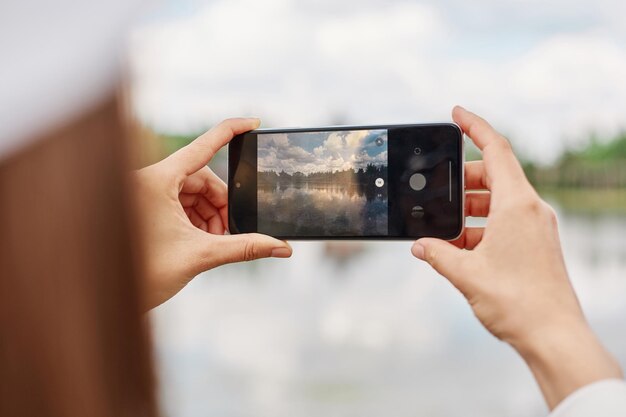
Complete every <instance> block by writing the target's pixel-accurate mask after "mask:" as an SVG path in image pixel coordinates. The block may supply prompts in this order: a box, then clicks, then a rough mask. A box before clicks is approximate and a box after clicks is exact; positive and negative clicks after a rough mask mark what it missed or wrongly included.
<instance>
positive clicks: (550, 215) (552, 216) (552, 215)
mask: <svg viewBox="0 0 626 417" xmlns="http://www.w3.org/2000/svg"><path fill="white" fill-rule="evenodd" d="M543 208H544V211H545V213H546V218H547V219H548V222H549V223H550V224H551V225H553V226H556V225H557V221H558V218H557V215H556V211H555V210H554V208H552V206H551V205H550V204H548V203H546V202H545V201H544V202H543Z"/></svg>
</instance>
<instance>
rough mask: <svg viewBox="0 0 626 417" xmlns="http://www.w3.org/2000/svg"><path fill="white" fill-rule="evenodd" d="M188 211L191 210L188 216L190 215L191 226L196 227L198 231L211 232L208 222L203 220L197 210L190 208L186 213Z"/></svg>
mask: <svg viewBox="0 0 626 417" xmlns="http://www.w3.org/2000/svg"><path fill="white" fill-rule="evenodd" d="M187 210H189V212H188V213H189V214H188V215H189V221H190V222H191V224H193V225H194V226H196V227H197V228H198V229H201V230H204V231H205V232H206V231H208V230H209V226H208V224H207V222H206V221H205V220H204V219H203V218H202V216H200V214H198V212H197V211H196V209H195V208H193V207H190V208H188V209H186V210H185V211H187Z"/></svg>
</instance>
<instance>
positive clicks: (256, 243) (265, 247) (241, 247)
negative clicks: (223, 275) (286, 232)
mask: <svg viewBox="0 0 626 417" xmlns="http://www.w3.org/2000/svg"><path fill="white" fill-rule="evenodd" d="M211 242H212V246H211V247H212V248H213V249H214V251H213V253H211V258H212V259H213V264H214V265H213V266H219V265H224V264H227V263H232V262H242V261H252V260H254V259H260V258H269V257H275V258H288V257H290V256H291V254H292V249H291V246H289V244H287V242H284V241H282V240H278V239H274V238H273V237H270V236H266V235H261V234H258V233H248V234H239V235H227V236H211Z"/></svg>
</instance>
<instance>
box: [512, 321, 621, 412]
mask: <svg viewBox="0 0 626 417" xmlns="http://www.w3.org/2000/svg"><path fill="white" fill-rule="evenodd" d="M514 347H515V348H516V350H517V351H518V352H519V353H520V355H521V356H522V358H523V359H524V360H525V361H526V363H527V364H528V366H529V368H530V370H531V371H532V373H533V375H534V376H535V379H536V380H537V383H538V384H539V387H540V388H541V392H542V393H543V396H544V398H545V400H546V402H547V403H548V407H549V408H550V409H551V410H552V409H553V408H554V407H556V406H557V405H558V404H559V403H560V402H561V401H562V400H563V399H564V398H565V397H567V396H568V395H570V394H571V393H572V392H574V391H575V390H577V389H579V388H581V387H583V386H585V385H588V384H591V383H593V382H596V381H600V380H603V379H608V378H623V374H622V370H621V368H620V365H619V364H618V362H617V361H616V360H615V358H614V357H613V356H612V355H611V354H610V353H609V352H608V351H607V350H606V349H605V348H604V347H603V346H602V344H601V343H600V341H599V340H598V339H597V337H596V336H595V334H594V333H593V331H592V330H591V329H590V328H589V326H588V325H587V323H585V322H584V321H577V322H575V323H569V324H568V325H563V326H560V327H559V328H558V329H555V330H553V331H549V332H542V333H539V332H538V333H536V334H534V335H532V337H531V338H530V340H528V341H524V342H522V343H518V344H517V345H516V346H514Z"/></svg>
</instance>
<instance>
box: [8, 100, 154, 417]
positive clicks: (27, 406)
mask: <svg viewBox="0 0 626 417" xmlns="http://www.w3.org/2000/svg"><path fill="white" fill-rule="evenodd" d="M118 115H119V111H118V106H117V105H116V100H115V99H110V100H107V101H106V102H105V103H103V104H102V105H100V106H98V108H96V109H94V110H93V111H91V112H89V113H88V114H86V115H84V117H82V118H81V119H80V120H79V121H77V122H75V123H72V124H71V125H70V126H66V127H64V128H61V129H58V130H57V131H55V132H54V133H51V134H49V135H47V136H46V137H45V138H42V140H40V141H38V142H36V144H35V145H34V146H31V147H30V148H29V149H27V150H24V151H22V152H21V153H20V154H19V155H16V156H14V157H12V158H10V159H9V160H5V161H2V162H0V416H2V417H13V416H20V417H30V416H33V417H35V416H36V417H46V416H51V417H52V416H54V417H57V416H58V417H79V416H80V417H85V416H94V417H100V416H103V417H104V416H106V417H110V416H115V417H125V416H133V417H137V416H155V415H156V405H155V399H154V387H153V385H154V383H153V374H152V370H151V351H150V340H149V335H148V332H147V329H146V323H144V319H142V317H141V310H140V305H141V299H140V298H141V297H140V296H141V287H140V285H141V280H140V279H139V277H140V271H139V268H138V265H140V263H139V262H138V259H137V256H138V255H140V253H139V252H140V251H139V249H138V246H137V245H138V243H139V242H138V237H137V236H136V233H135V232H134V227H133V224H134V221H133V211H132V204H131V201H130V199H129V193H128V191H127V187H126V175H125V169H126V163H125V161H126V160H127V149H128V145H127V143H126V141H124V140H123V137H124V134H123V133H124V132H123V129H122V126H121V124H120V122H119V117H118Z"/></svg>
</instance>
